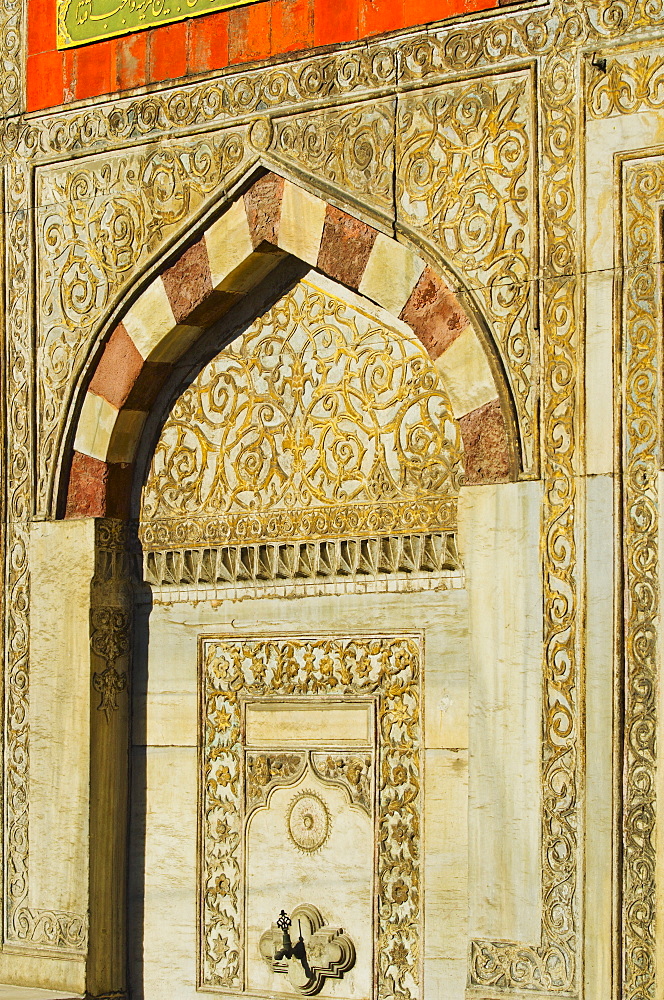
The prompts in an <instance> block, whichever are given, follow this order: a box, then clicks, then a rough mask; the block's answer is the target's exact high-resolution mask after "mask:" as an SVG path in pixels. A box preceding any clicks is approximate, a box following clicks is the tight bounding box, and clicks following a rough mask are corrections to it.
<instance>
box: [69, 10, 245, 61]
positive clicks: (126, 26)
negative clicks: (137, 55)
mask: <svg viewBox="0 0 664 1000" xmlns="http://www.w3.org/2000/svg"><path fill="white" fill-rule="evenodd" d="M257 2H259V0H58V48H59V49H67V48H71V47H72V46H74V45H84V44H85V43H86V42H94V41H97V40H99V39H101V38H111V37H113V36H114V35H127V34H130V33H131V32H133V31H140V30H141V29H143V28H156V27H158V26H159V25H160V24H170V23H172V22H173V21H184V20H185V18H188V17H197V16H198V15H199V14H210V13H212V12H214V11H216V10H224V9H225V8H227V7H238V6H240V5H241V4H242V5H244V4H246V3H257Z"/></svg>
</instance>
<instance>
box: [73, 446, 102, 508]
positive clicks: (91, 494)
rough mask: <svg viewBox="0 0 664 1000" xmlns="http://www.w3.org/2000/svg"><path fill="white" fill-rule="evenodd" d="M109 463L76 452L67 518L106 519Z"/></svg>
mask: <svg viewBox="0 0 664 1000" xmlns="http://www.w3.org/2000/svg"><path fill="white" fill-rule="evenodd" d="M107 485H108V463H107V462H101V461H100V460H99V459H98V458H91V456H90V455H82V454H81V452H80V451H75V452H74V454H73V457H72V463H71V471H70V473H69V490H68V493H67V510H66V513H65V517H105V516H106V487H107Z"/></svg>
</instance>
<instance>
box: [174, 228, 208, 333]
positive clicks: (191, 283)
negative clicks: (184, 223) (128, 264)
mask: <svg viewBox="0 0 664 1000" xmlns="http://www.w3.org/2000/svg"><path fill="white" fill-rule="evenodd" d="M161 277H162V281H163V282H164V288H165V289H166V294H167V295H168V299H169V302H170V303H171V309H172V310H173V315H174V316H175V320H176V322H177V323H185V322H187V320H189V319H190V317H191V315H192V313H193V312H194V311H195V310H196V308H197V307H198V306H200V305H201V304H202V303H203V302H205V300H206V299H207V298H208V297H209V296H210V295H211V294H212V277H211V275H210V262H209V260H208V254H207V246H206V243H205V239H200V240H199V241H198V243H194V245H193V246H191V247H189V248H188V249H187V250H185V251H184V252H183V253H182V254H181V255H180V257H179V258H178V259H177V260H176V262H175V263H174V264H172V265H171V266H170V267H168V268H166V270H165V271H164V272H163V274H162V276H161Z"/></svg>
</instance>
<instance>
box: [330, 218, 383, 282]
mask: <svg viewBox="0 0 664 1000" xmlns="http://www.w3.org/2000/svg"><path fill="white" fill-rule="evenodd" d="M377 235H378V233H377V232H376V230H375V229H372V227H371V226H368V225H367V224H366V223H365V222H360V220H359V219H354V218H353V217H352V216H351V215H347V214H346V212H342V211H340V209H338V208H334V206H333V205H328V206H327V210H326V212H325V224H324V226H323V235H322V237H321V241H320V249H319V251H318V268H319V270H321V271H323V272H324V273H325V274H327V275H328V276H329V277H330V278H333V279H334V280H335V281H340V282H341V284H343V285H347V286H348V287H349V288H354V289H357V288H359V285H360V282H361V280H362V275H363V274H364V271H365V269H366V266H367V262H368V260H369V256H370V254H371V251H372V249H373V245H374V243H375V242H376V236H377Z"/></svg>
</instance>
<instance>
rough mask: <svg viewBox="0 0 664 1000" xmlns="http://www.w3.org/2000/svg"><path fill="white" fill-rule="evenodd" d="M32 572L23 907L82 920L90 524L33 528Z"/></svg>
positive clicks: (91, 560) (86, 798)
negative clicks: (27, 863)
mask: <svg viewBox="0 0 664 1000" xmlns="http://www.w3.org/2000/svg"><path fill="white" fill-rule="evenodd" d="M30 567H31V575H32V606H31V626H32V629H31V640H30V642H31V650H30V652H31V663H30V880H29V887H30V897H29V902H30V905H31V906H33V907H35V908H38V909H45V910H63V911H68V912H71V913H78V914H81V915H85V914H86V913H87V910H88V884H87V873H88V844H87V838H88V811H89V766H90V765H89V738H90V737H89V718H90V640H89V617H88V616H89V612H88V608H89V602H90V582H91V580H92V574H93V568H94V522H93V521H92V520H91V519H90V520H86V521H55V522H51V523H49V522H40V523H37V524H34V525H33V529H32V532H31V536H30Z"/></svg>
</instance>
